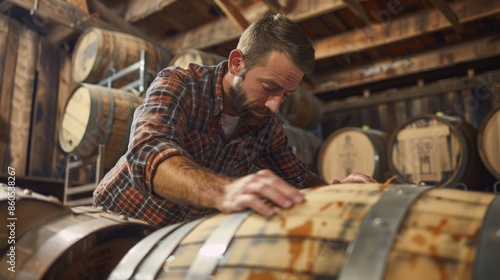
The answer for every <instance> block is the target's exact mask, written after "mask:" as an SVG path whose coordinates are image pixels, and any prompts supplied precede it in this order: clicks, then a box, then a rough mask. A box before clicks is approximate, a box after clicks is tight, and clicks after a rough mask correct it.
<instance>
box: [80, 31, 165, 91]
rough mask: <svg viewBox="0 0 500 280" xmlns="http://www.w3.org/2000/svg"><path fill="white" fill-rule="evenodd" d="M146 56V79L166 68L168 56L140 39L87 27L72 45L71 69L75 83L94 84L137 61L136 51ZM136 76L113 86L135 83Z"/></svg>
mask: <svg viewBox="0 0 500 280" xmlns="http://www.w3.org/2000/svg"><path fill="white" fill-rule="evenodd" d="M141 50H144V51H145V52H146V61H147V62H146V70H147V72H148V73H149V74H150V75H149V76H150V79H148V80H151V78H152V77H154V76H156V74H157V73H158V72H159V71H160V70H162V69H163V68H165V67H166V66H168V63H169V61H170V60H171V59H172V55H171V54H170V53H169V52H168V51H167V50H165V49H163V48H161V47H158V46H156V45H154V44H152V43H150V42H148V41H146V40H144V39H142V38H139V37H135V36H133V35H129V34H125V33H120V32H115V31H110V30H105V29H99V28H96V27H90V28H88V29H86V30H85V32H83V33H82V35H80V37H79V38H78V41H77V42H76V45H75V49H74V52H73V57H72V59H71V69H72V76H73V79H74V80H75V81H76V82H77V83H83V82H85V83H97V82H99V81H100V80H102V79H104V78H106V77H108V76H110V75H111V74H113V71H114V72H117V71H120V70H123V69H125V68H126V67H128V66H130V65H132V64H134V63H136V62H138V61H139V60H140V51H141ZM138 77H139V74H138V72H135V73H132V74H130V75H127V76H125V77H124V78H121V79H120V80H117V81H116V82H114V83H113V87H115V88H119V87H121V86H124V85H126V84H128V83H130V82H131V81H133V80H136V79H137V78H138Z"/></svg>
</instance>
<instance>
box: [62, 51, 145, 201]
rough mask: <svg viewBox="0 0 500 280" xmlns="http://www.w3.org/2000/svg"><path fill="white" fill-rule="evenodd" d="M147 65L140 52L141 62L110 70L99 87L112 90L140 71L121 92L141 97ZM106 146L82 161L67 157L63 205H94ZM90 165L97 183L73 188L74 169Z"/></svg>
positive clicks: (71, 156)
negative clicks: (119, 81)
mask: <svg viewBox="0 0 500 280" xmlns="http://www.w3.org/2000/svg"><path fill="white" fill-rule="evenodd" d="M146 63H147V55H146V51H145V50H141V51H140V56H139V61H137V62H136V63H134V64H132V65H130V66H128V67H126V68H124V69H122V70H120V71H116V70H115V69H112V68H110V69H109V70H110V72H111V73H113V74H111V75H110V76H108V77H106V78H104V79H103V80H101V81H100V82H99V83H98V85H101V86H106V87H108V88H111V87H112V86H113V82H114V81H116V80H118V79H120V78H122V77H124V76H126V75H128V74H131V73H133V72H135V71H138V78H137V80H134V81H132V82H130V83H129V84H127V85H125V86H123V87H120V89H121V90H128V91H130V92H132V93H134V94H135V95H137V96H140V95H141V94H142V93H143V92H144V91H145V89H146ZM105 148H106V147H105V145H104V144H103V143H100V144H99V146H98V148H97V153H96V154H95V155H93V156H91V157H89V158H87V159H81V158H79V157H78V156H77V155H75V154H73V153H70V154H68V155H67V157H66V174H65V178H64V195H63V203H64V204H66V205H68V206H79V205H90V204H92V198H93V194H92V192H93V191H94V189H95V188H96V187H97V185H98V184H99V181H101V179H102V178H103V177H104V158H105V156H106V155H105ZM88 165H95V166H96V174H95V182H90V183H86V184H82V185H78V186H73V184H72V183H71V180H70V173H71V170H73V169H79V168H82V167H85V166H88Z"/></svg>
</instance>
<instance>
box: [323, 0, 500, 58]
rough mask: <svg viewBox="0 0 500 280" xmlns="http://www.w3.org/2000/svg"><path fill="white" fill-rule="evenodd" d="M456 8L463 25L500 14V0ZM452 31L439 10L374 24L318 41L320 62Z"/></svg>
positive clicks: (465, 1)
mask: <svg viewBox="0 0 500 280" xmlns="http://www.w3.org/2000/svg"><path fill="white" fill-rule="evenodd" d="M452 7H453V9H454V10H455V11H457V14H458V15H459V16H460V18H461V21H462V23H466V22H472V21H475V20H477V19H481V18H485V17H489V16H493V15H496V14H500V1H490V0H475V1H469V0H462V1H458V2H454V3H453V4H452ZM448 28H451V24H450V22H449V21H448V20H447V19H446V18H445V17H444V16H443V15H442V14H441V12H440V11H438V10H437V9H433V10H425V11H423V12H419V13H416V14H413V15H408V16H405V17H401V18H397V19H394V20H390V19H389V20H387V21H386V22H381V23H371V24H370V25H367V26H366V27H365V28H363V29H358V28H356V29H355V30H354V31H350V32H346V33H342V34H340V35H336V36H332V37H329V38H325V39H321V40H317V41H315V42H314V48H315V49H316V60H319V59H324V58H328V57H333V56H340V55H343V56H344V58H345V59H346V61H347V62H350V56H351V55H352V54H353V53H358V52H363V51H367V50H370V49H373V48H375V47H380V46H384V45H388V44H393V43H395V42H401V41H403V40H408V39H411V38H416V37H419V36H421V35H423V34H426V33H431V32H436V31H441V30H445V29H448Z"/></svg>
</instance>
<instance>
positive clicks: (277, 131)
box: [256, 118, 326, 188]
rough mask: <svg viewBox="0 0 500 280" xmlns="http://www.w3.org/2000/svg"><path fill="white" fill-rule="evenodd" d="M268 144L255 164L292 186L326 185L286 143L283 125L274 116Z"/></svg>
mask: <svg viewBox="0 0 500 280" xmlns="http://www.w3.org/2000/svg"><path fill="white" fill-rule="evenodd" d="M270 131H272V133H271V136H270V139H269V144H268V145H267V149H266V150H265V152H264V153H263V154H262V155H261V156H260V157H259V159H258V160H257V162H256V165H257V166H259V167H260V168H269V169H271V170H272V171H273V172H274V173H276V174H277V175H278V176H280V177H281V178H283V179H284V180H285V181H287V182H288V183H289V184H291V185H292V186H295V187H297V188H308V187H314V186H322V185H326V183H325V182H324V181H323V180H321V178H320V177H319V176H318V175H317V174H315V173H313V172H312V171H310V170H309V168H307V166H306V165H305V164H304V163H303V162H301V161H300V160H299V159H298V158H297V156H295V154H294V153H293V150H292V148H291V147H289V145H288V139H287V137H286V134H285V131H284V129H283V126H282V125H281V123H280V122H279V120H278V118H276V120H275V122H274V124H273V128H272V129H271V130H270Z"/></svg>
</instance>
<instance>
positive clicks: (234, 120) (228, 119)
mask: <svg viewBox="0 0 500 280" xmlns="http://www.w3.org/2000/svg"><path fill="white" fill-rule="evenodd" d="M239 120H240V117H238V116H236V117H233V116H230V115H228V114H224V113H222V120H221V125H222V129H224V133H226V136H229V135H231V133H233V131H234V129H235V128H236V125H238V121H239Z"/></svg>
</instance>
